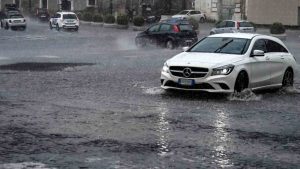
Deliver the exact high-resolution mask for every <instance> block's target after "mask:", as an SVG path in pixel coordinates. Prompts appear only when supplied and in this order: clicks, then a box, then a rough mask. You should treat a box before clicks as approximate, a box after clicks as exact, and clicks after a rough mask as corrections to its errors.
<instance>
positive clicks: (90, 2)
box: [87, 0, 96, 6]
mask: <svg viewBox="0 0 300 169" xmlns="http://www.w3.org/2000/svg"><path fill="white" fill-rule="evenodd" d="M87 5H88V6H95V5H96V0H88V4H87Z"/></svg>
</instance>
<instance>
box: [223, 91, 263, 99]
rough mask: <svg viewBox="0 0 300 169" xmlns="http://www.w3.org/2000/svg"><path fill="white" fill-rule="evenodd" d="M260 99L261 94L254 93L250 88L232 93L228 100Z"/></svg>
mask: <svg viewBox="0 0 300 169" xmlns="http://www.w3.org/2000/svg"><path fill="white" fill-rule="evenodd" d="M261 99H262V95H258V96H257V95H256V94H255V93H253V92H252V90H251V89H245V90H243V91H242V92H240V93H236V92H235V93H232V94H231V95H230V96H229V97H228V100H230V101H259V100H261Z"/></svg>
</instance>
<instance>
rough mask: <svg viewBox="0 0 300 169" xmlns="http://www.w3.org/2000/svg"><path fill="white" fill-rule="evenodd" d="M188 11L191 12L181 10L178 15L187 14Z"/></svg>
mask: <svg viewBox="0 0 300 169" xmlns="http://www.w3.org/2000/svg"><path fill="white" fill-rule="evenodd" d="M188 13H189V11H181V12H179V13H178V15H186V14H188Z"/></svg>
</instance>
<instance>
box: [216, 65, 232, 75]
mask: <svg viewBox="0 0 300 169" xmlns="http://www.w3.org/2000/svg"><path fill="white" fill-rule="evenodd" d="M233 69H234V65H226V66H222V67H218V68H214V69H213V71H212V73H211V75H212V76H215V75H229V74H230V73H231V72H232V71H233Z"/></svg>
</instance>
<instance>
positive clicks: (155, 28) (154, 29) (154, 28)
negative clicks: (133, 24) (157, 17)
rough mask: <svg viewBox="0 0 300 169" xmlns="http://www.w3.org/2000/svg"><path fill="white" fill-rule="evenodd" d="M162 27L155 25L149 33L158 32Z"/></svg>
mask: <svg viewBox="0 0 300 169" xmlns="http://www.w3.org/2000/svg"><path fill="white" fill-rule="evenodd" d="M159 26H160V25H154V26H152V27H150V28H149V29H148V31H149V32H158V30H159Z"/></svg>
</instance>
